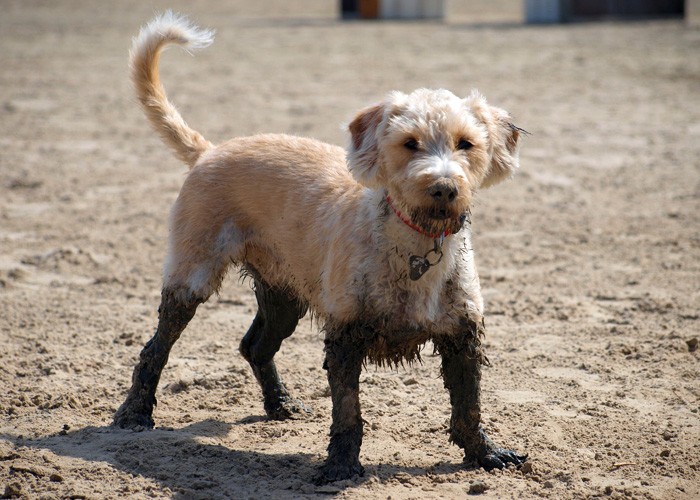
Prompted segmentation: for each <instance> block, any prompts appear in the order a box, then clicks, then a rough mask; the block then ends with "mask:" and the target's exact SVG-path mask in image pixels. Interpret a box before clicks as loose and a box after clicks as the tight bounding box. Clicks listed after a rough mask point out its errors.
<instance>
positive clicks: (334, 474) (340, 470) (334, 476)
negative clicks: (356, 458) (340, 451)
mask: <svg viewBox="0 0 700 500" xmlns="http://www.w3.org/2000/svg"><path fill="white" fill-rule="evenodd" d="M364 473H365V468H364V467H362V465H360V462H355V463H352V464H340V463H332V464H329V463H326V464H324V465H323V467H321V470H320V472H319V474H318V475H317V476H316V478H315V479H314V482H315V483H316V484H326V483H332V482H334V481H342V480H343V479H350V478H351V477H353V476H362V475H364Z"/></svg>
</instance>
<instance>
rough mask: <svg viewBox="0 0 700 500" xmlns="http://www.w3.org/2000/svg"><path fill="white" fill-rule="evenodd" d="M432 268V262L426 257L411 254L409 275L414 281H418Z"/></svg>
mask: <svg viewBox="0 0 700 500" xmlns="http://www.w3.org/2000/svg"><path fill="white" fill-rule="evenodd" d="M428 269H430V262H428V259H427V258H426V257H420V256H418V255H411V256H410V257H409V258H408V276H409V277H410V278H411V280H412V281H417V280H419V279H420V277H421V276H423V275H424V274H425V272H426V271H427V270H428Z"/></svg>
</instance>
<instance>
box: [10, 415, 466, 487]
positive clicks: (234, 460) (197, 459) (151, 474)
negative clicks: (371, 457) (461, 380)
mask: <svg viewBox="0 0 700 500" xmlns="http://www.w3.org/2000/svg"><path fill="white" fill-rule="evenodd" d="M258 420H259V419H254V418H252V419H251V418H247V419H243V420H241V421H240V422H237V423H235V424H230V423H225V422H221V421H217V420H204V421H201V422H197V423H194V424H192V425H189V426H187V427H183V428H180V429H155V430H152V431H142V432H135V431H131V430H122V429H116V428H114V427H110V426H103V427H85V428H83V429H78V430H75V431H71V432H65V431H63V432H61V433H59V434H55V435H50V436H46V437H42V438H36V439H31V440H28V439H22V438H20V437H19V436H13V435H9V434H4V435H0V438H2V439H5V440H7V441H9V442H11V443H13V444H14V445H15V446H17V447H29V448H34V449H46V450H50V451H51V452H53V453H55V454H57V455H62V456H67V457H75V458H80V459H83V460H87V461H92V462H104V463H108V464H110V465H111V466H113V467H114V468H116V469H118V470H121V471H123V472H127V473H129V474H132V475H135V476H142V477H145V478H149V479H152V480H154V481H156V482H158V483H159V484H161V485H163V486H164V487H167V488H169V489H170V490H171V491H173V492H174V497H175V498H249V497H252V498H269V497H274V498H298V497H299V496H300V495H303V494H306V495H314V494H316V495H329V494H331V495H332V494H335V493H339V492H341V491H343V490H345V489H348V488H354V487H357V486H360V485H362V484H363V483H364V482H366V481H368V480H370V478H372V480H374V481H376V480H378V481H380V482H383V481H386V480H389V479H392V478H394V477H396V476H397V475H399V474H400V473H403V474H404V475H405V474H408V475H409V476H423V475H427V474H431V475H443V474H453V473H455V472H457V471H458V470H460V469H463V467H464V465H462V464H459V463H454V464H438V465H436V466H435V467H431V468H430V469H429V470H428V469H425V468H420V467H403V466H396V465H392V464H369V463H365V464H364V465H365V468H366V471H365V475H364V476H363V477H360V478H357V477H356V478H354V479H352V480H347V481H339V482H336V483H332V484H330V485H322V486H317V485H315V484H314V479H315V477H316V474H317V472H318V468H319V467H320V466H321V464H322V463H323V457H319V456H318V454H313V453H303V452H300V453H289V454H283V453H274V452H269V453H268V452H265V451H248V450H245V451H244V450H236V449H232V448H229V447H227V446H222V445H221V444H215V443H207V440H208V438H211V440H212V441H213V440H215V439H217V438H221V437H225V436H227V435H228V434H229V432H230V431H231V430H232V429H233V427H234V426H244V425H247V424H250V423H253V422H255V421H258ZM280 439H284V438H280Z"/></svg>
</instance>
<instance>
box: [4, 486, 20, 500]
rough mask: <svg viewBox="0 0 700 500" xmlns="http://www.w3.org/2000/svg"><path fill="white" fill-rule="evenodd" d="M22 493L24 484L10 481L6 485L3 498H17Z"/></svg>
mask: <svg viewBox="0 0 700 500" xmlns="http://www.w3.org/2000/svg"><path fill="white" fill-rule="evenodd" d="M21 495H22V486H20V484H19V483H10V484H8V485H7V486H5V493H3V495H2V498H17V497H19V496H21Z"/></svg>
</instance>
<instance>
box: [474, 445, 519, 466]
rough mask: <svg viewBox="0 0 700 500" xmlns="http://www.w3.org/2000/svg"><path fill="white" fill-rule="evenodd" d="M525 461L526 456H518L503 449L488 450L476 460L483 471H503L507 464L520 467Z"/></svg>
mask: <svg viewBox="0 0 700 500" xmlns="http://www.w3.org/2000/svg"><path fill="white" fill-rule="evenodd" d="M526 460H527V455H518V454H517V453H515V452H514V451H511V450H505V449H503V448H490V449H489V450H488V451H487V453H486V455H484V456H483V457H481V458H479V459H478V460H477V462H478V464H479V465H480V466H481V467H483V468H484V469H485V470H487V471H490V470H491V469H505V468H506V465H507V464H513V465H521V464H523V463H525V461H526Z"/></svg>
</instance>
